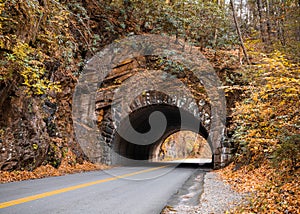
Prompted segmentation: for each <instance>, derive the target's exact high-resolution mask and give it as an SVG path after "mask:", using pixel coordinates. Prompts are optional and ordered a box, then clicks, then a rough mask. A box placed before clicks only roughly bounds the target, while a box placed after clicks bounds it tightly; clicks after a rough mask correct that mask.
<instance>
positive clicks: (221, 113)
mask: <svg viewBox="0 0 300 214" xmlns="http://www.w3.org/2000/svg"><path fill="white" fill-rule="evenodd" d="M72 108H73V123H74V130H75V134H76V137H77V140H78V142H79V143H80V145H81V147H82V149H83V151H84V152H85V154H86V155H87V157H88V158H89V159H90V160H91V161H93V162H100V163H105V164H109V165H110V164H120V163H122V162H124V161H125V160H133V161H153V160H156V159H157V155H156V154H157V152H156V151H157V148H158V147H159V145H160V144H161V143H162V142H163V141H164V140H165V139H166V138H167V137H168V136H170V135H171V134H172V133H174V132H177V131H180V130H189V131H193V132H195V133H198V134H200V135H201V136H202V137H203V138H205V139H206V140H207V142H208V143H209V145H210V148H211V150H212V154H213V157H212V160H213V166H214V168H220V167H223V166H225V165H226V164H227V163H228V162H229V161H230V157H231V149H230V148H228V147H227V146H226V145H225V143H224V130H225V118H226V102H225V96H224V92H223V91H222V89H221V83H220V81H219V79H218V77H217V75H216V74H215V72H214V70H213V68H212V66H211V65H210V64H209V62H208V61H207V60H206V59H205V57H204V56H203V55H201V53H200V51H199V50H198V49H197V48H194V47H191V46H188V45H187V44H184V43H182V42H178V41H177V40H176V39H173V38H168V37H164V36H158V35H142V36H132V37H129V38H126V39H123V40H121V41H118V42H115V43H113V44H111V45H110V46H108V47H106V48H105V49H104V50H102V51H101V52H99V53H97V54H96V55H95V56H94V57H93V58H92V59H90V60H89V61H88V62H87V65H86V66H85V68H84V71H83V72H82V74H81V76H80V78H79V81H78V84H77V86H76V89H75V93H74V96H73V106H72ZM153 118H154V119H153ZM132 136H134V137H132Z"/></svg>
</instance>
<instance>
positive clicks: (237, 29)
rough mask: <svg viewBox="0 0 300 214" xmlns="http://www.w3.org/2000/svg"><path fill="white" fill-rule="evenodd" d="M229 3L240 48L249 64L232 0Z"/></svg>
mask: <svg viewBox="0 0 300 214" xmlns="http://www.w3.org/2000/svg"><path fill="white" fill-rule="evenodd" d="M230 4H231V8H232V14H233V20H234V24H235V27H236V31H237V34H238V37H239V40H240V43H241V46H242V49H243V53H244V56H245V58H246V61H247V64H248V65H250V64H251V63H250V60H249V57H248V54H247V51H246V48H245V45H244V42H243V37H242V34H241V30H240V27H239V25H238V22H237V19H236V13H235V8H234V4H233V0H230Z"/></svg>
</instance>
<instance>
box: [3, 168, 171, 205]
mask: <svg viewBox="0 0 300 214" xmlns="http://www.w3.org/2000/svg"><path fill="white" fill-rule="evenodd" d="M167 166H168V165H165V166H160V167H155V168H150V169H145V170H141V171H137V172H133V173H129V174H124V175H120V176H115V177H111V178H106V179H102V180H97V181H92V182H88V183H84V184H79V185H75V186H70V187H66V188H62V189H57V190H53V191H50V192H44V193H41V194H37V195H32V196H28V197H24V198H19V199H16V200H12V201H7V202H3V203H0V209H2V208H6V207H10V206H15V205H17V204H23V203H26V202H29V201H34V200H37V199H40V198H45V197H49V196H52V195H57V194H61V193H64V192H69V191H72V190H76V189H81V188H84V187H89V186H92V185H96V184H100V183H104V182H108V181H114V180H118V179H120V178H126V177H130V176H133V175H138V174H142V173H146V172H151V171H155V170H158V169H162V168H165V167H167Z"/></svg>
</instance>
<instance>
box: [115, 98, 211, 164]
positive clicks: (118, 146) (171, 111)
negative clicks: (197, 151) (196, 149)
mask: <svg viewBox="0 0 300 214" xmlns="http://www.w3.org/2000/svg"><path fill="white" fill-rule="evenodd" d="M156 111H159V112H161V113H163V114H164V115H165V118H166V120H167V126H166V129H165V131H164V133H163V135H162V136H161V137H160V138H159V139H158V140H156V141H155V142H152V143H151V140H149V141H148V139H147V138H143V139H140V140H141V141H144V142H145V141H146V142H148V143H147V145H140V144H139V143H138V142H137V143H132V142H128V141H127V140H125V139H124V138H122V136H120V134H119V133H120V132H118V130H122V131H123V132H126V131H127V129H128V127H126V124H122V121H121V122H120V125H119V127H118V130H117V133H116V135H115V137H114V143H113V145H114V146H113V150H114V153H115V154H117V156H120V157H124V158H126V159H130V160H151V159H152V158H153V157H154V152H155V148H157V146H158V145H159V144H160V143H161V142H163V141H164V140H165V139H166V138H167V137H168V136H169V135H171V134H173V133H174V132H177V131H180V130H189V131H193V132H195V133H198V134H200V135H201V136H202V137H203V138H205V139H207V137H208V132H207V130H206V129H205V128H204V127H203V126H202V125H201V121H200V120H199V119H197V118H195V117H194V115H193V114H191V113H190V112H188V111H186V110H182V109H179V108H178V107H176V106H172V105H167V104H156V105H149V106H146V107H143V108H139V109H138V110H135V111H133V112H132V113H130V114H129V121H130V123H131V126H132V128H134V129H135V130H136V131H137V132H139V133H147V132H148V131H150V128H151V127H150V124H149V116H150V115H151V114H152V113H153V112H156ZM113 162H115V163H117V162H118V161H117V160H115V161H113Z"/></svg>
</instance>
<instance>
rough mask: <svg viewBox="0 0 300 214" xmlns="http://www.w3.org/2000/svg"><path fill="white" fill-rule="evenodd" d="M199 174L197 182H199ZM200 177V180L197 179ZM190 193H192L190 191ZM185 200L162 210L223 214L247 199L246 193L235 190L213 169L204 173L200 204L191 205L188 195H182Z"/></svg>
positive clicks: (170, 213)
mask: <svg viewBox="0 0 300 214" xmlns="http://www.w3.org/2000/svg"><path fill="white" fill-rule="evenodd" d="M201 176H203V174H202V175H201V174H199V175H198V176H196V178H195V182H199V178H200V177H201ZM197 179H198V180H197ZM189 194H190V193H189ZM180 197H181V198H182V199H183V200H182V201H181V202H179V203H178V204H177V205H175V206H174V205H171V206H170V205H168V206H166V207H165V209H164V210H163V211H162V214H173V213H180V214H192V213H193V214H196V213H201V214H213V213H214V214H221V213H226V211H229V210H231V209H233V208H234V207H235V206H238V205H239V204H241V203H243V202H244V201H245V197H244V195H242V194H240V193H237V192H235V191H234V190H233V189H232V188H231V187H230V185H229V184H226V183H225V182H224V181H223V180H222V179H221V178H220V176H219V175H218V174H217V173H216V172H213V171H210V172H206V173H205V175H204V184H203V191H202V194H200V195H199V204H198V205H196V206H191V205H189V204H187V203H185V200H184V199H185V198H186V197H187V195H181V196H180Z"/></svg>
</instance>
